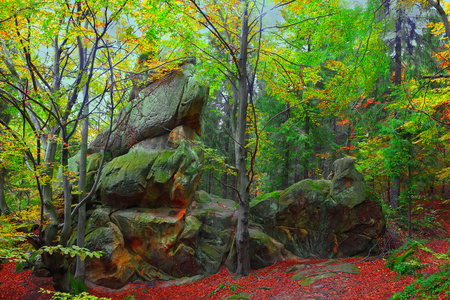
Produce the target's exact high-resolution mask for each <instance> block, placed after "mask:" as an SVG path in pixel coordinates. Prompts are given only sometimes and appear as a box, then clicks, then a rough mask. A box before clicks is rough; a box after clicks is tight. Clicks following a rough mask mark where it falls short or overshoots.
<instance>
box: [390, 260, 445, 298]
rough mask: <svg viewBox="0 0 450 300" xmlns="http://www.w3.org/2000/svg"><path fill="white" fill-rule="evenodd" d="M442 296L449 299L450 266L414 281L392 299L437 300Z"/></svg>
mask: <svg viewBox="0 0 450 300" xmlns="http://www.w3.org/2000/svg"><path fill="white" fill-rule="evenodd" d="M442 296H446V297H445V299H449V298H450V264H446V265H444V266H443V267H441V271H440V272H438V273H435V274H432V275H430V276H427V277H424V278H420V279H418V280H416V281H414V282H413V283H412V284H410V285H408V286H406V287H405V290H404V291H403V292H398V293H395V294H394V296H393V299H399V300H407V299H439V298H441V297H442ZM441 299H442V298H441Z"/></svg>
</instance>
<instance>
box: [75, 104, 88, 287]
mask: <svg viewBox="0 0 450 300" xmlns="http://www.w3.org/2000/svg"><path fill="white" fill-rule="evenodd" d="M85 111H86V115H87V113H89V109H88V108H87V107H86V110H85ZM88 130H89V119H88V117H86V118H85V119H84V120H83V129H82V133H81V149H80V152H81V153H80V170H79V174H80V175H79V181H78V190H79V191H80V197H79V201H81V200H82V199H84V197H85V196H86V175H87V174H86V163H87V144H88V142H87V140H88ZM77 226H78V227H77V246H78V247H80V248H83V247H84V234H85V227H86V205H83V206H81V207H80V209H79V210H78V225H77ZM85 272H86V265H85V262H84V260H81V259H80V257H79V256H77V267H76V270H75V279H80V280H83V281H84V275H85Z"/></svg>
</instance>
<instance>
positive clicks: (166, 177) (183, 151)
mask: <svg viewBox="0 0 450 300" xmlns="http://www.w3.org/2000/svg"><path fill="white" fill-rule="evenodd" d="M164 138H165V143H164V144H163V145H160V143H161V140H162V139H161V138H157V139H149V140H145V141H143V142H141V143H138V144H136V145H135V146H134V147H133V148H131V149H130V151H129V152H128V153H127V154H125V155H122V156H119V157H116V158H114V159H113V160H112V161H110V162H109V163H107V164H106V166H105V167H104V169H103V171H102V175H101V178H100V182H99V186H98V191H97V194H98V199H99V200H100V201H101V202H102V203H104V204H105V205H108V206H110V207H113V208H128V207H150V208H158V207H177V208H186V207H187V205H188V204H189V202H190V201H191V199H192V196H193V194H194V192H195V189H196V187H197V185H198V182H199V179H200V174H201V157H199V156H198V155H197V153H196V152H195V151H194V149H193V148H192V147H191V146H190V145H189V144H187V143H186V142H181V143H180V144H179V145H177V146H178V147H177V148H176V149H173V148H170V147H169V146H167V138H168V135H166V136H164ZM155 143H156V144H158V145H156V146H155Z"/></svg>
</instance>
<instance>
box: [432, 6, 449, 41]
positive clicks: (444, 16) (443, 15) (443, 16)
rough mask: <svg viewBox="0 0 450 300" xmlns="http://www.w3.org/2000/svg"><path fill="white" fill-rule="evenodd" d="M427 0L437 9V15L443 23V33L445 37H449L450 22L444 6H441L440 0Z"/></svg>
mask: <svg viewBox="0 0 450 300" xmlns="http://www.w3.org/2000/svg"><path fill="white" fill-rule="evenodd" d="M427 1H428V3H430V4H431V6H433V7H434V8H435V9H436V10H437V12H438V14H439V16H441V19H442V23H444V28H445V35H446V36H447V38H450V23H449V22H448V18H447V14H446V13H445V10H444V8H443V7H442V6H441V4H440V1H438V2H436V1H433V0H427Z"/></svg>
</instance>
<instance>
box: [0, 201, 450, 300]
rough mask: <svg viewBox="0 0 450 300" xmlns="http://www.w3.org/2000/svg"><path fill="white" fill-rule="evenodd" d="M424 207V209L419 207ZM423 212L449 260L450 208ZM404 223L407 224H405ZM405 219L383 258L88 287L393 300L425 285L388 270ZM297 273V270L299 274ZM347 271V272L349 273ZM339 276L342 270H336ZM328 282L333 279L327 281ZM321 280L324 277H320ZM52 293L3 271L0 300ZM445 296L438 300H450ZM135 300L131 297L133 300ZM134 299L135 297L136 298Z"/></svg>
mask: <svg viewBox="0 0 450 300" xmlns="http://www.w3.org/2000/svg"><path fill="white" fill-rule="evenodd" d="M419 207H420V205H419ZM422 207H423V209H420V210H417V212H418V213H416V214H415V215H414V216H413V227H412V228H413V236H414V237H415V239H421V241H422V243H423V245H424V246H426V247H427V248H428V249H431V250H432V251H433V252H435V253H443V254H449V252H450V251H449V242H448V241H449V238H450V218H449V216H450V205H449V204H442V201H435V202H425V203H423V205H422ZM403 219H404V218H403ZM402 223H404V220H403V222H402V219H401V218H399V219H398V222H390V223H389V224H388V231H387V235H386V243H385V245H384V246H383V247H382V248H383V249H384V251H383V249H382V251H381V253H382V254H381V255H378V256H371V257H352V258H345V259H339V260H327V259H312V258H311V259H295V260H288V261H282V262H279V263H277V264H275V265H272V266H269V267H266V268H263V269H259V270H254V271H252V272H251V274H250V275H249V276H247V277H241V278H238V279H234V274H232V273H229V272H228V271H227V270H226V269H222V270H221V271H220V272H219V273H217V274H214V275H211V276H208V277H205V278H202V279H200V280H198V281H195V282H192V283H183V282H182V281H180V280H178V281H172V282H143V283H139V284H129V285H127V286H126V287H124V288H122V289H120V290H111V289H106V288H102V287H98V286H94V285H88V287H89V289H88V291H89V293H90V294H91V295H96V296H98V297H107V298H110V299H114V300H115V299H118V300H122V299H124V298H125V297H127V296H128V297H127V298H126V299H130V300H132V299H138V300H139V299H159V300H162V299H167V300H168V299H177V300H181V299H186V300H191V299H258V300H259V299H280V300H282V299H358V300H359V299H390V298H391V297H392V296H393V294H394V293H396V292H399V291H403V290H404V289H405V286H407V285H409V284H411V283H413V282H414V281H416V280H419V279H418V277H419V276H416V277H415V276H400V275H399V274H397V273H395V272H393V271H391V270H390V269H389V268H387V267H386V261H387V258H388V256H387V252H386V251H385V250H389V249H387V248H389V247H392V246H393V245H394V246H398V245H400V244H402V243H403V242H404V241H405V239H406V237H405V231H406V230H405V226H403V227H402ZM417 255H418V257H419V259H420V264H421V266H422V269H421V270H420V271H417V272H418V273H419V272H420V274H421V275H422V276H421V277H422V278H424V277H426V276H428V275H429V274H433V273H436V272H438V271H439V267H440V266H442V265H443V264H446V263H447V264H448V263H450V262H449V261H448V260H447V261H446V260H445V259H442V258H441V259H438V258H436V256H435V255H433V253H430V252H429V251H422V250H420V249H419V250H418V252H417ZM337 265H339V266H338V267H337V268H342V266H343V265H353V266H356V267H357V268H358V269H359V270H360V273H359V274H352V273H351V272H350V273H349V272H331V273H328V274H330V275H329V276H331V277H328V278H323V279H319V280H316V281H315V282H313V283H312V284H309V285H302V283H304V282H303V281H301V280H292V277H293V275H294V274H295V272H292V269H295V268H296V266H299V267H300V268H301V271H307V272H308V274H314V271H315V270H316V273H317V271H319V270H323V269H324V268H325V269H326V268H330V269H332V268H333V266H335V268H336V266H337ZM293 267H294V268H293ZM344 269H345V268H344ZM335 270H336V269H335ZM323 277H327V276H323ZM318 278H320V277H318ZM41 288H42V289H46V290H50V291H52V290H53V288H52V286H51V279H50V278H42V277H41V278H39V277H35V276H33V275H31V271H30V270H27V271H23V272H22V273H16V271H15V264H14V263H13V262H8V263H5V264H2V265H0V299H7V300H40V299H45V300H46V299H50V298H51V297H52V296H51V295H48V294H43V293H41V292H39V290H40V289H41ZM444 292H445V290H444V291H443V292H442V293H441V294H440V295H438V296H437V297H436V298H435V299H449V298H450V297H449V296H445V295H444ZM130 295H131V296H130ZM133 296H134V297H133Z"/></svg>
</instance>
